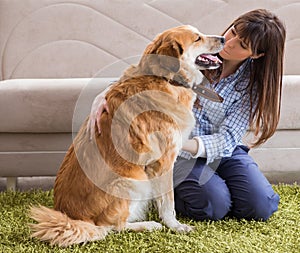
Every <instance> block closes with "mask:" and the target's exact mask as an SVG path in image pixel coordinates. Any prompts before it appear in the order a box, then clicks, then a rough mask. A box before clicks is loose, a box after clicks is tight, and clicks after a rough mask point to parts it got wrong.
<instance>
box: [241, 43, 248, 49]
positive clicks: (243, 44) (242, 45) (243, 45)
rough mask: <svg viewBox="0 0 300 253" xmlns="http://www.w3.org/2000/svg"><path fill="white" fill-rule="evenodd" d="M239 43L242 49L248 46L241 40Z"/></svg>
mask: <svg viewBox="0 0 300 253" xmlns="http://www.w3.org/2000/svg"><path fill="white" fill-rule="evenodd" d="M240 44H241V47H242V48H243V49H248V47H247V45H245V43H243V42H241V43H240Z"/></svg>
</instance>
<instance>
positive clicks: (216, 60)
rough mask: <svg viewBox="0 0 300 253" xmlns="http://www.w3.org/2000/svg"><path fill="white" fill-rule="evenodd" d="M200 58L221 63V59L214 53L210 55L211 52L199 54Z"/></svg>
mask: <svg viewBox="0 0 300 253" xmlns="http://www.w3.org/2000/svg"><path fill="white" fill-rule="evenodd" d="M200 56H201V57H202V58H205V59H208V60H210V61H212V62H216V63H222V61H221V60H220V59H219V58H218V57H217V56H215V55H211V54H201V55H200Z"/></svg>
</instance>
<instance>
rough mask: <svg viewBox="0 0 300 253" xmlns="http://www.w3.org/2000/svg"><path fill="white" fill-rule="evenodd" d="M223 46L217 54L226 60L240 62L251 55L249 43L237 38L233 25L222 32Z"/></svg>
mask: <svg viewBox="0 0 300 253" xmlns="http://www.w3.org/2000/svg"><path fill="white" fill-rule="evenodd" d="M224 37H225V41H226V42H225V46H224V48H223V50H222V51H221V52H220V53H219V55H220V56H221V57H222V58H223V59H224V60H227V61H237V62H241V61H244V60H245V59H247V58H249V57H250V56H252V50H251V48H250V45H247V44H246V43H245V42H244V41H243V40H241V39H240V38H239V36H238V35H237V33H236V30H235V28H234V26H232V27H231V28H230V29H228V30H227V32H226V33H225V34H224Z"/></svg>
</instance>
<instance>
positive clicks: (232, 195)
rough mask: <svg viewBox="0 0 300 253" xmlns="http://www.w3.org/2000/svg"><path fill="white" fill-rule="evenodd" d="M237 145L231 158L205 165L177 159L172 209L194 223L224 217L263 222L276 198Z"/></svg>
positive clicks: (202, 162) (275, 205)
mask: <svg viewBox="0 0 300 253" xmlns="http://www.w3.org/2000/svg"><path fill="white" fill-rule="evenodd" d="M248 151H249V149H248V148H247V147H246V146H238V147H237V148H236V149H235V150H234V152H233V154H232V156H231V157H226V158H223V159H221V160H219V161H216V162H215V163H214V164H209V165H206V164H205V163H206V159H203V158H198V159H191V160H186V159H183V158H178V159H177V161H176V163H175V165H174V186H175V189H174V195H175V209H176V212H177V213H178V214H181V215H183V216H186V217H189V218H192V219H194V220H220V219H222V218H224V217H225V216H230V217H236V218H245V219H254V220H263V221H265V220H267V219H268V218H269V217H270V216H271V215H272V214H273V213H274V212H275V211H277V209H278V204H279V195H278V194H277V193H275V192H274V191H273V189H272V186H271V185H270V183H269V182H268V180H267V179H266V178H265V176H264V175H263V174H262V173H261V171H260V170H259V168H258V166H257V164H256V163H255V162H254V161H253V159H252V158H251V157H250V156H249V155H248Z"/></svg>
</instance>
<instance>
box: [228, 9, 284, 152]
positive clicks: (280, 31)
mask: <svg viewBox="0 0 300 253" xmlns="http://www.w3.org/2000/svg"><path fill="white" fill-rule="evenodd" d="M232 26H234V27H235V30H236V32H237V35H238V36H239V37H240V38H241V39H242V40H243V41H245V43H246V44H248V45H249V46H250V47H251V50H252V52H253V55H260V54H263V56H261V57H259V58H257V59H253V60H252V62H251V70H250V82H249V85H248V92H249V95H250V107H251V115H250V129H251V130H254V134H255V136H256V139H255V141H254V142H253V143H252V146H253V147H254V146H258V145H260V144H262V143H264V142H265V141H266V140H268V139H269V138H270V137H271V136H272V135H273V134H274V132H275V130H276V128H277V125H278V122H279V117H280V107H281V91H282V75H283V57H284V45H285V37H286V31H285V26H284V25H283V23H282V22H281V21H280V19H279V18H278V17H277V16H276V15H275V14H274V13H272V12H270V11H268V10H265V9H257V10H253V11H250V12H247V13H245V14H243V15H241V16H240V17H238V18H237V19H236V20H235V21H233V22H232V24H231V25H230V26H229V27H228V28H227V29H226V30H225V32H226V31H227V30H228V29H229V28H231V27H232ZM225 32H224V34H225Z"/></svg>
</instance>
